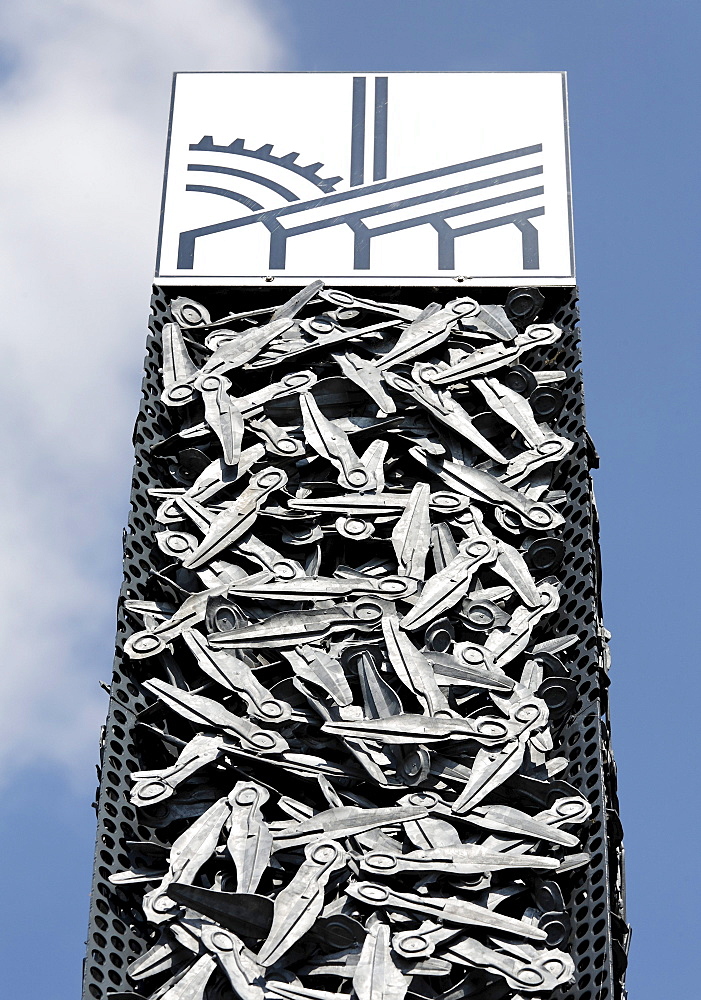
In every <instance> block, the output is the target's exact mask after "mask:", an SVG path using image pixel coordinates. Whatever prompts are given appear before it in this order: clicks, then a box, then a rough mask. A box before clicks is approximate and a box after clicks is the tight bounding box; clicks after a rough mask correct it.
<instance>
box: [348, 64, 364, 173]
mask: <svg viewBox="0 0 701 1000" xmlns="http://www.w3.org/2000/svg"><path fill="white" fill-rule="evenodd" d="M351 117H352V121H351V163H350V182H351V185H352V186H353V187H355V186H356V185H358V184H362V183H363V181H364V180H365V77H364V76H354V77H353V110H352V116H351Z"/></svg>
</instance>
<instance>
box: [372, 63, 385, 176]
mask: <svg viewBox="0 0 701 1000" xmlns="http://www.w3.org/2000/svg"><path fill="white" fill-rule="evenodd" d="M386 176H387V77H386V76H376V77H375V135H374V147H373V163H372V179H373V180H374V181H382V180H384V179H385V177H386Z"/></svg>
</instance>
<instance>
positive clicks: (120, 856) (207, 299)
mask: <svg viewBox="0 0 701 1000" xmlns="http://www.w3.org/2000/svg"><path fill="white" fill-rule="evenodd" d="M469 292H470V295H471V296H472V297H474V298H476V299H477V300H478V301H480V302H485V303H486V302H503V301H504V298H505V296H506V290H505V289H492V288H490V289H474V288H470V289H469ZM358 293H359V294H366V293H367V290H366V289H362V290H358ZM375 293H377V297H378V298H382V299H384V300H385V301H392V300H396V301H401V302H405V303H411V304H416V305H421V306H422V305H424V304H425V303H426V302H427V301H428V300H429V299H435V300H439V301H440V300H444V301H445V300H447V299H449V298H453V297H454V296H455V290H454V289H446V288H434V289H429V288H397V287H392V288H382V289H373V294H375ZM543 293H544V295H545V297H546V306H545V308H544V310H543V311H542V312H541V315H540V320H541V321H544V322H554V323H556V324H557V325H558V326H560V327H561V328H562V329H563V331H564V334H563V336H562V338H561V339H560V341H559V342H558V343H557V344H555V345H554V346H552V347H545V348H541V349H540V350H539V351H532V352H530V354H529V365H530V367H531V368H533V369H534V370H542V369H547V368H551V367H554V368H557V369H560V370H564V371H566V373H567V379H566V381H565V382H564V383H560V388H561V389H563V391H564V393H565V403H564V406H563V408H562V411H561V413H560V415H559V417H558V419H557V422H556V424H555V428H554V429H555V430H556V431H558V432H560V433H562V434H564V435H567V436H568V437H569V438H571V439H573V440H574V441H575V442H576V444H575V447H574V449H573V450H572V452H571V453H570V454H569V456H567V458H566V459H565V460H564V461H563V462H562V463H561V466H560V468H559V471H558V476H557V479H556V480H555V482H554V484H553V487H554V488H555V489H562V490H564V491H565V493H566V495H567V504H566V506H565V507H563V508H562V512H563V514H564V516H565V518H566V525H565V527H564V529H563V533H562V537H563V539H564V541H565V544H566V553H565V557H564V560H563V563H562V566H561V568H560V570H559V572H558V574H557V575H558V576H559V578H560V580H561V581H562V584H563V599H562V603H561V606H560V609H559V611H558V612H557V614H556V615H555V616H552V617H551V619H550V621H549V628H550V627H552V630H553V631H554V632H556V633H562V634H564V633H569V632H573V631H575V630H576V631H577V632H578V633H579V636H580V642H579V644H578V645H577V647H576V649H577V650H578V656H577V658H576V659H575V660H574V661H571V662H570V668H571V670H572V676H573V678H574V679H575V680H576V682H577V688H578V694H579V698H578V702H577V704H576V706H575V708H574V710H573V713H572V714H571V715H570V717H569V721H568V722H567V724H566V726H565V728H564V729H563V731H562V732H561V734H560V735H559V738H557V737H556V743H559V744H560V753H561V754H562V755H563V756H566V757H567V758H568V761H569V765H568V770H567V772H565V773H564V774H563V775H561V777H563V778H564V779H565V780H567V781H568V782H570V783H571V784H572V785H573V786H575V787H576V788H577V789H578V790H580V791H581V792H582V794H584V795H585V796H586V797H587V799H588V800H589V802H590V803H591V805H592V807H593V810H594V811H593V815H592V817H591V821H590V822H589V824H588V826H587V827H586V828H585V830H583V831H582V837H583V845H582V846H583V849H584V850H587V851H589V853H590V854H591V862H590V864H588V865H587V866H586V867H584V868H580V869H576V870H575V871H574V872H573V873H572V875H571V876H570V877H569V879H568V878H567V877H565V878H563V879H562V885H563V889H564V890H566V893H567V895H566V901H567V903H568V907H569V910H570V914H571V918H572V924H573V933H572V941H571V951H572V954H573V958H574V961H575V966H576V970H577V971H576V980H575V982H574V983H573V984H570V985H569V986H568V987H565V988H561V989H559V990H557V991H555V994H553V995H554V996H556V997H557V998H558V1000H607V998H610V997H615V998H618V997H622V996H624V995H625V994H624V990H623V985H622V979H623V974H624V971H625V956H626V945H627V937H628V933H629V932H628V928H627V926H626V924H625V912H624V900H623V874H622V847H621V839H622V838H621V830H620V822H619V820H618V814H617V798H616V777H615V766H614V764H613V759H612V755H611V751H610V741H609V725H608V699H607V687H608V674H607V650H606V633H605V631H604V629H603V626H602V621H601V610H600V572H599V558H598V532H597V522H596V508H595V506H594V502H593V494H592V489H591V479H590V469H591V468H592V467H596V463H597V456H596V452H595V451H594V448H593V445H592V443H591V441H590V439H589V437H588V435H587V433H586V429H585V418H584V396H583V388H582V376H581V373H580V371H579V365H580V361H581V355H580V350H579V336H578V331H577V326H576V324H577V306H576V303H577V296H576V291H575V290H563V289H543ZM180 294H184V295H191V296H194V297H195V298H196V299H198V301H201V302H203V304H204V305H206V306H207V307H208V308H209V309H210V310H211V311H212V313H213V314H214V315H218V314H221V313H224V312H226V311H227V309H229V308H231V300H232V298H235V307H236V308H244V309H245V308H257V307H260V306H263V305H265V304H266V303H267V302H270V301H271V300H272V301H274V302H277V301H278V300H280V299H282V298H283V297H284V294H285V293H284V291H283V290H277V289H273V288H267V287H264V288H260V289H236V290H234V289H231V288H198V289H195V290H193V289H171V288H169V289H160V288H154V292H153V297H152V302H151V312H152V316H151V320H150V323H149V336H148V339H147V344H146V359H145V369H144V379H143V383H142V396H143V399H142V401H141V406H140V408H139V413H138V416H137V419H136V424H135V428H134V436H133V440H134V449H135V463H134V475H133V480H132V492H131V512H130V516H129V521H128V526H127V529H126V531H125V532H124V581H123V585H122V590H121V595H120V601H119V610H118V619H117V639H116V652H115V661H114V672H113V675H112V684H111V692H110V706H109V712H108V717H107V722H106V725H105V728H104V730H103V733H102V738H101V745H100V773H101V777H100V785H99V788H98V791H97V796H96V803H95V805H96V811H97V841H96V851H95V866H94V874H93V886H92V895H91V903H90V917H89V928H88V941H87V956H86V959H85V969H84V985H83V998H84V1000H88V998H98V1000H99V998H101V997H105V996H107V995H109V993H111V992H122V991H130V990H132V988H133V987H132V985H131V984H130V982H129V980H128V978H127V975H126V972H127V969H128V965H129V962H130V961H133V960H134V958H136V957H137V956H138V955H139V954H141V953H142V952H143V951H144V950H145V949H146V948H147V947H149V946H150V944H152V943H153V942H152V940H151V939H150V933H151V932H150V930H149V929H148V928H147V927H146V925H145V923H144V919H143V914H142V912H141V911H140V909H139V908H138V907H136V906H135V905H134V897H133V893H132V892H131V891H130V889H129V887H128V886H127V887H125V888H118V887H115V886H114V885H112V884H111V883H110V882H109V881H108V878H109V876H110V875H111V874H113V873H115V872H118V871H121V870H123V869H125V868H128V867H130V866H131V865H133V864H134V862H135V856H134V853H133V850H131V853H130V845H129V842H132V841H140V842H154V841H155V842H156V843H158V842H159V835H158V832H157V830H155V829H154V828H152V827H149V826H145V825H142V824H140V823H139V821H138V817H137V815H136V811H135V809H134V808H133V807H132V806H131V805H130V804H129V798H128V792H129V787H130V785H129V781H128V775H129V774H130V772H132V771H136V770H140V769H142V768H144V767H153V761H152V759H149V760H148V761H144V760H142V759H141V746H140V730H141V727H140V726H139V719H138V717H139V715H140V714H141V713H143V712H144V711H145V710H146V709H147V706H148V704H149V702H150V701H151V698H150V697H148V696H147V697H144V692H143V690H142V689H141V687H140V683H139V681H140V674H141V669H142V668H140V665H139V662H138V661H137V662H132V661H130V660H129V659H128V658H125V657H124V655H123V643H124V641H125V640H126V638H127V636H128V635H129V634H130V633H131V631H133V629H132V625H131V623H130V622H129V621H128V620H127V618H126V617H125V615H124V611H123V607H122V606H123V602H124V600H125V599H128V598H132V599H150V598H151V597H152V596H153V595H152V594H151V593H149V580H150V577H151V575H152V573H153V568H154V567H153V564H152V562H151V558H152V551H157V548H156V546H155V542H154V531H155V530H156V529H155V519H154V503H156V504H157V503H158V501H154V500H153V499H152V498H151V497H150V496H149V495H148V492H147V491H148V490H149V489H150V488H153V487H159V486H164V485H169V483H168V482H166V468H165V464H164V461H163V459H162V458H159V457H158V456H157V455H155V454H154V452H153V450H152V449H153V445H154V443H155V442H157V441H159V440H163V439H164V438H167V436H168V434H169V432H170V425H169V418H168V413H167V411H166V409H165V407H164V406H163V405H162V404H161V402H160V400H159V395H160V385H159V369H160V364H161V337H160V335H161V330H162V326H163V323H164V322H166V321H169V319H170V316H169V302H170V301H172V299H174V298H175V297H176V296H177V295H180ZM224 303H226V305H224ZM163 843H165V842H163ZM136 860H137V861H138V860H139V859H138V858H137V859H136ZM142 860H143V859H142Z"/></svg>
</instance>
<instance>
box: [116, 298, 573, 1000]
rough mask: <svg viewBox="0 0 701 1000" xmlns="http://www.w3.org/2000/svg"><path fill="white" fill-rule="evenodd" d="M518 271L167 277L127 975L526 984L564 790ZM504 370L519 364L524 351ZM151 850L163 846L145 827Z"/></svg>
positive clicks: (550, 587) (376, 991) (190, 997)
mask: <svg viewBox="0 0 701 1000" xmlns="http://www.w3.org/2000/svg"><path fill="white" fill-rule="evenodd" d="M542 305H543V300H542V297H541V296H540V294H539V293H538V292H537V291H536V290H531V289H515V290H513V291H512V292H511V293H510V294H509V296H508V298H507V299H506V302H505V304H504V305H503V306H501V305H493V306H490V305H482V306H480V305H479V304H478V303H477V302H475V301H473V300H472V299H470V298H467V297H463V298H459V299H456V300H454V301H452V302H448V303H447V304H446V305H438V304H429V305H428V306H427V307H426V308H424V309H422V310H420V309H418V308H415V307H412V306H409V305H404V304H401V303H396V302H392V303H383V302H376V301H373V300H370V299H360V298H357V297H356V296H354V295H351V294H350V293H348V292H346V291H339V290H333V289H325V288H324V287H323V286H322V283H321V282H314V283H313V284H312V285H310V286H308V287H307V288H306V289H303V290H302V291H301V292H299V293H298V294H297V295H295V296H294V297H293V298H291V299H290V300H289V301H288V302H285V303H283V304H282V305H280V306H279V307H277V308H275V309H259V310H255V311H249V312H247V313H238V314H236V313H232V312H226V313H225V314H224V315H222V316H221V317H218V316H214V317H212V316H211V315H210V313H209V312H208V311H207V310H206V309H205V308H204V307H203V306H201V305H200V304H199V303H196V302H193V301H191V300H189V299H184V298H181V299H177V300H176V301H175V302H173V304H172V319H173V322H172V323H170V324H168V325H167V326H166V327H165V328H164V331H163V352H164V353H163V393H162V399H163V402H164V403H165V404H166V406H167V407H168V408H169V412H170V415H171V417H172V425H173V427H172V434H171V435H169V436H168V437H167V438H165V439H164V440H162V441H159V442H155V443H154V447H153V452H154V455H155V456H157V460H158V461H159V462H161V463H162V468H163V470H164V484H165V485H164V487H163V488H162V489H158V490H152V491H151V493H152V494H153V499H154V503H155V504H156V506H157V508H158V514H157V519H158V521H159V522H160V530H159V531H158V532H157V534H156V546H154V551H153V552H152V553H151V554H150V559H151V566H152V576H151V581H150V587H151V590H150V596H151V597H152V599H150V600H141V601H136V600H130V601H127V604H126V607H127V610H128V611H129V613H130V614H131V615H132V616H133V617H134V620H135V623H139V624H138V630H137V631H136V632H135V633H134V634H133V635H132V636H130V638H129V639H128V640H127V643H126V646H125V650H126V653H127V654H128V655H129V656H130V657H131V658H132V659H133V660H134V661H140V663H139V665H138V671H139V677H140V679H141V683H142V685H143V688H144V689H145V690H146V691H148V692H149V693H150V697H151V699H152V704H151V705H150V707H149V708H148V709H147V710H146V712H145V713H143V714H142V716H141V717H140V719H139V725H138V726H137V731H138V732H139V733H140V751H141V758H142V764H143V765H144V767H143V769H142V770H140V771H137V772H135V773H134V774H133V775H132V779H133V787H132V792H131V800H132V803H133V805H134V806H135V807H136V808H137V809H138V814H139V822H140V824H141V825H142V827H148V828H150V829H152V830H154V831H156V832H157V834H158V838H157V839H152V840H147V839H144V840H143V841H142V842H134V843H132V844H131V849H132V854H133V858H132V862H133V863H132V866H131V867H130V868H129V869H126V870H125V871H123V872H121V873H119V874H117V875H115V876H113V877H112V881H113V882H114V883H115V884H118V885H121V886H125V887H126V886H129V885H132V886H133V888H134V891H135V892H139V891H140V890H141V889H143V890H144V895H143V899H142V900H141V904H140V905H141V907H142V909H143V913H144V915H145V918H146V919H147V920H148V922H149V923H150V924H151V925H153V930H154V939H153V946H152V947H151V948H150V950H148V951H147V952H146V953H145V954H143V955H142V956H141V957H140V958H139V959H138V960H137V961H136V962H134V963H133V965H132V966H131V969H130V977H131V979H132V980H133V983H134V987H135V991H136V992H135V993H133V994H120V996H123V997H127V996H144V997H150V998H152V1000H157V998H160V1000H200V998H202V1000H205V998H215V997H220V998H222V1000H224V998H226V997H230V996H232V994H233V995H234V996H236V997H239V998H241V1000H262V998H267V997H271V998H272V997H276V998H287V1000H293V998H303V997H308V998H310V1000H312V998H319V1000H327V998H333V997H338V996H349V997H356V998H357V1000H383V998H386V1000H402V998H403V997H405V996H407V997H412V998H426V1000H433V998H434V997H435V998H438V997H440V998H449V1000H459V998H462V997H474V998H481V1000H488V998H489V1000H500V998H502V997H518V996H521V995H528V996H548V995H549V994H551V993H552V991H553V990H554V989H556V988H557V987H558V986H560V985H562V984H564V983H567V982H569V981H570V980H571V978H572V976H573V973H574V964H573V961H572V959H571V957H570V955H569V953H568V944H567V942H568V937H569V921H568V916H567V913H566V911H565V908H564V904H563V893H562V888H561V886H562V884H563V880H566V879H567V878H568V872H570V871H572V870H574V869H576V868H578V867H580V866H581V865H583V864H586V863H587V856H586V855H584V854H582V853H580V851H579V849H578V845H579V839H578V835H577V828H578V827H579V826H581V824H583V823H584V822H585V821H586V820H587V819H588V817H589V815H590V812H591V809H590V806H589V804H588V802H587V801H586V799H584V798H582V797H581V795H580V794H579V793H578V792H576V791H575V789H574V788H572V787H571V786H569V785H568V784H567V783H566V782H565V781H563V780H562V779H561V778H560V777H559V775H560V774H561V773H562V771H563V770H564V768H565V766H566V761H565V760H564V759H563V758H562V757H561V756H559V755H558V738H559V734H560V732H561V731H562V729H563V727H564V726H565V724H566V723H567V720H568V717H569V713H570V711H571V709H572V706H573V704H574V700H575V688H574V683H573V681H572V680H571V678H570V676H569V671H568V668H567V665H566V664H567V658H568V656H570V655H571V653H573V652H575V651H576V646H575V644H576V641H577V640H576V636H575V635H574V634H572V635H570V634H567V633H565V634H558V635H554V634H553V633H552V630H551V627H550V625H549V622H550V619H551V617H552V614H553V612H555V611H556V610H557V609H558V607H559V605H560V600H561V594H560V588H559V585H558V579H557V569H558V566H559V561H560V559H561V555H562V542H561V540H560V539H559V537H558V532H559V530H560V529H561V528H562V526H563V524H564V518H563V516H562V514H561V513H560V507H561V506H562V503H563V501H564V494H562V493H561V492H559V491H558V489H557V488H556V476H557V470H558V464H559V463H560V462H561V461H562V459H564V458H565V457H566V456H567V454H568V452H569V451H570V449H571V448H572V442H571V441H569V440H567V439H566V438H564V437H561V436H558V435H557V434H555V433H554V431H553V430H552V428H551V426H550V424H549V422H548V421H552V419H553V418H554V417H556V416H557V414H558V412H559V407H560V406H561V397H560V394H559V390H558V388H557V383H558V381H560V380H561V378H562V373H560V372H558V370H557V369H556V368H554V367H550V366H544V365H543V363H542V355H541V354H539V349H540V348H542V347H544V346H548V345H552V344H556V342H557V340H558V338H559V336H560V331H559V329H558V328H557V327H556V326H554V325H552V324H548V323H546V322H541V321H539V311H540V310H541V308H542ZM529 363H530V365H531V367H529ZM160 843H168V844H170V845H171V846H170V848H169V849H165V848H161V847H160V846H159V844H160Z"/></svg>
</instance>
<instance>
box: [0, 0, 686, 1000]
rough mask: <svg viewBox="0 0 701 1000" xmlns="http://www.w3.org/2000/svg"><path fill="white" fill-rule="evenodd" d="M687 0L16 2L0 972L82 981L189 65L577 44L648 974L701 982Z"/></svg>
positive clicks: (295, 62) (4, 86)
mask: <svg viewBox="0 0 701 1000" xmlns="http://www.w3.org/2000/svg"><path fill="white" fill-rule="evenodd" d="M700 41H701V14H700V13H699V11H698V7H697V5H695V4H693V3H689V2H687V0H666V2H660V0H655V2H650V0H637V2H633V0H613V2H611V0H608V2H598V0H587V2H584V0H432V2H431V0H373V2H370V0H355V2H353V3H346V2H342V0H255V2H253V0H250V2H249V0H198V2H197V3H192V2H187V0H109V2H104V0H103V2H100V0H5V3H4V4H3V5H2V7H0V136H1V137H2V149H3V155H2V157H1V158H0V219H1V220H2V222H1V224H0V260H1V273H2V274H3V276H4V281H3V283H2V285H3V287H2V300H1V304H0V327H1V328H2V333H3V355H4V364H3V366H2V369H1V370H0V380H1V385H0V393H1V394H2V400H3V404H4V421H5V433H4V435H3V437H4V445H5V459H4V461H3V463H2V468H1V469H0V475H1V476H2V487H1V488H0V510H1V511H2V515H1V516H2V524H3V525H4V527H3V563H4V565H5V568H6V571H5V573H4V574H3V576H2V580H1V581H0V601H1V602H2V615H1V618H2V624H0V635H1V637H2V638H1V640H0V641H1V642H2V659H1V661H0V662H1V663H2V667H0V837H1V838H2V845H1V847H0V850H1V851H2V857H3V858H4V862H3V864H2V876H1V881H2V885H1V886H0V893H1V894H2V898H3V906H2V912H3V917H2V920H3V923H5V924H6V926H4V927H3V929H2V933H0V948H2V949H6V950H7V954H6V955H2V957H1V958H0V964H1V967H2V968H3V980H4V983H5V984H6V985H9V986H10V989H9V990H8V993H7V996H12V997H21V998H22V1000H74V998H76V997H77V996H79V992H80V986H79V982H80V974H81V963H82V958H83V953H84V940H85V933H86V921H87V906H88V894H89V887H90V874H91V868H92V854H93V841H94V813H93V812H92V810H91V808H90V803H91V801H92V798H93V792H94V787H95V771H94V764H95V761H96V760H97V746H98V736H99V727H100V725H101V723H102V722H103V720H104V715H105V712H106V709H107V697H106V695H105V694H104V692H103V691H102V690H101V688H100V686H99V681H100V680H104V681H109V677H110V672H111V660H112V649H113V637H114V613H115V612H114V609H115V603H116V598H117V593H118V589H119V583H120V579H121V531H122V527H123V524H124V522H125V520H126V514H127V507H128V498H129V482H130V472H131V462H132V452H131V443H130V439H131V428H132V425H133V420H134V417H135V415H136V411H137V408H138V403H139V397H140V393H139V384H140V379H141V365H142V359H143V345H144V340H145V328H146V321H147V316H148V304H149V295H150V284H151V277H152V274H153V266H154V259H155V241H156V235H157V222H158V212H159V205H160V188H161V176H162V169H163V156H164V150H165V137H166V129H167V118H168V107H169V100H170V77H171V73H172V72H173V71H175V70H241V69H256V70H350V71H382V70H387V71H392V70H490V71H499V70H502V71H506V70H511V71H515V70H531V71H533V70H567V72H568V75H569V98H570V120H571V146H572V163H573V190H574V209H575V238H576V247H577V259H578V280H579V285H580V291H581V311H582V332H583V351H584V377H585V391H586V401H587V415H588V424H589V431H590V433H591V435H592V437H593V438H594V441H595V443H596V445H597V449H598V451H599V453H600V455H601V469H600V470H599V471H598V472H597V473H596V474H595V475H596V478H595V486H596V495H597V502H598V506H599V512H600V516H601V522H602V555H603V567H604V610H605V618H606V626H607V628H608V629H609V630H610V631H611V632H612V633H613V643H612V651H613V667H612V687H611V703H612V708H611V717H612V724H613V737H614V750H615V753H616V759H617V763H618V771H619V783H620V796H621V810H622V819H623V824H624V829H625V834H626V848H627V870H628V900H629V914H628V915H629V920H630V922H631V923H632V924H633V947H632V951H631V962H630V969H629V976H628V987H629V991H630V995H631V997H632V998H635V1000H659V998H660V997H661V996H689V995H693V994H692V981H693V982H694V983H696V981H697V978H698V977H697V975H696V969H695V964H696V961H695V959H696V943H695V940H694V939H695V937H696V934H695V932H696V929H697V926H698V919H699V916H700V914H699V910H698V899H699V897H700V895H701V893H699V885H698V865H697V864H696V865H695V863H694V861H693V859H694V858H695V857H697V856H698V850H697V849H696V846H695V840H694V834H693V831H694V830H695V829H698V826H699V820H700V819H701V815H700V811H699V806H698V779H697V765H696V761H697V759H698V754H699V746H698V730H699V726H698V719H697V712H698V706H699V704H700V700H699V694H700V693H701V692H700V690H699V680H698V677H699V666H700V663H699V655H698V651H697V640H696V628H695V621H694V618H695V616H694V612H695V611H696V609H697V607H698V586H697V567H698V565H699V553H698V544H697V537H698V532H697V530H696V522H697V520H698V517H699V503H698V490H699V485H700V484H699V475H698V458H697V455H698V445H697V442H698V437H699V430H700V428H699V426H698V417H697V407H696V406H695V403H696V401H697V399H698V385H699V371H700V370H701V357H700V356H699V348H698V326H699V315H700V314H701V309H700V308H699V305H698V301H697V300H698V298H699V295H700V293H699V289H698V272H699V237H698V233H699V195H698V161H699V154H700V153H701V149H700V147H699V129H698V114H697V110H696V109H697V108H698V106H699V96H700V95H699V74H698V48H699V43H700Z"/></svg>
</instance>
